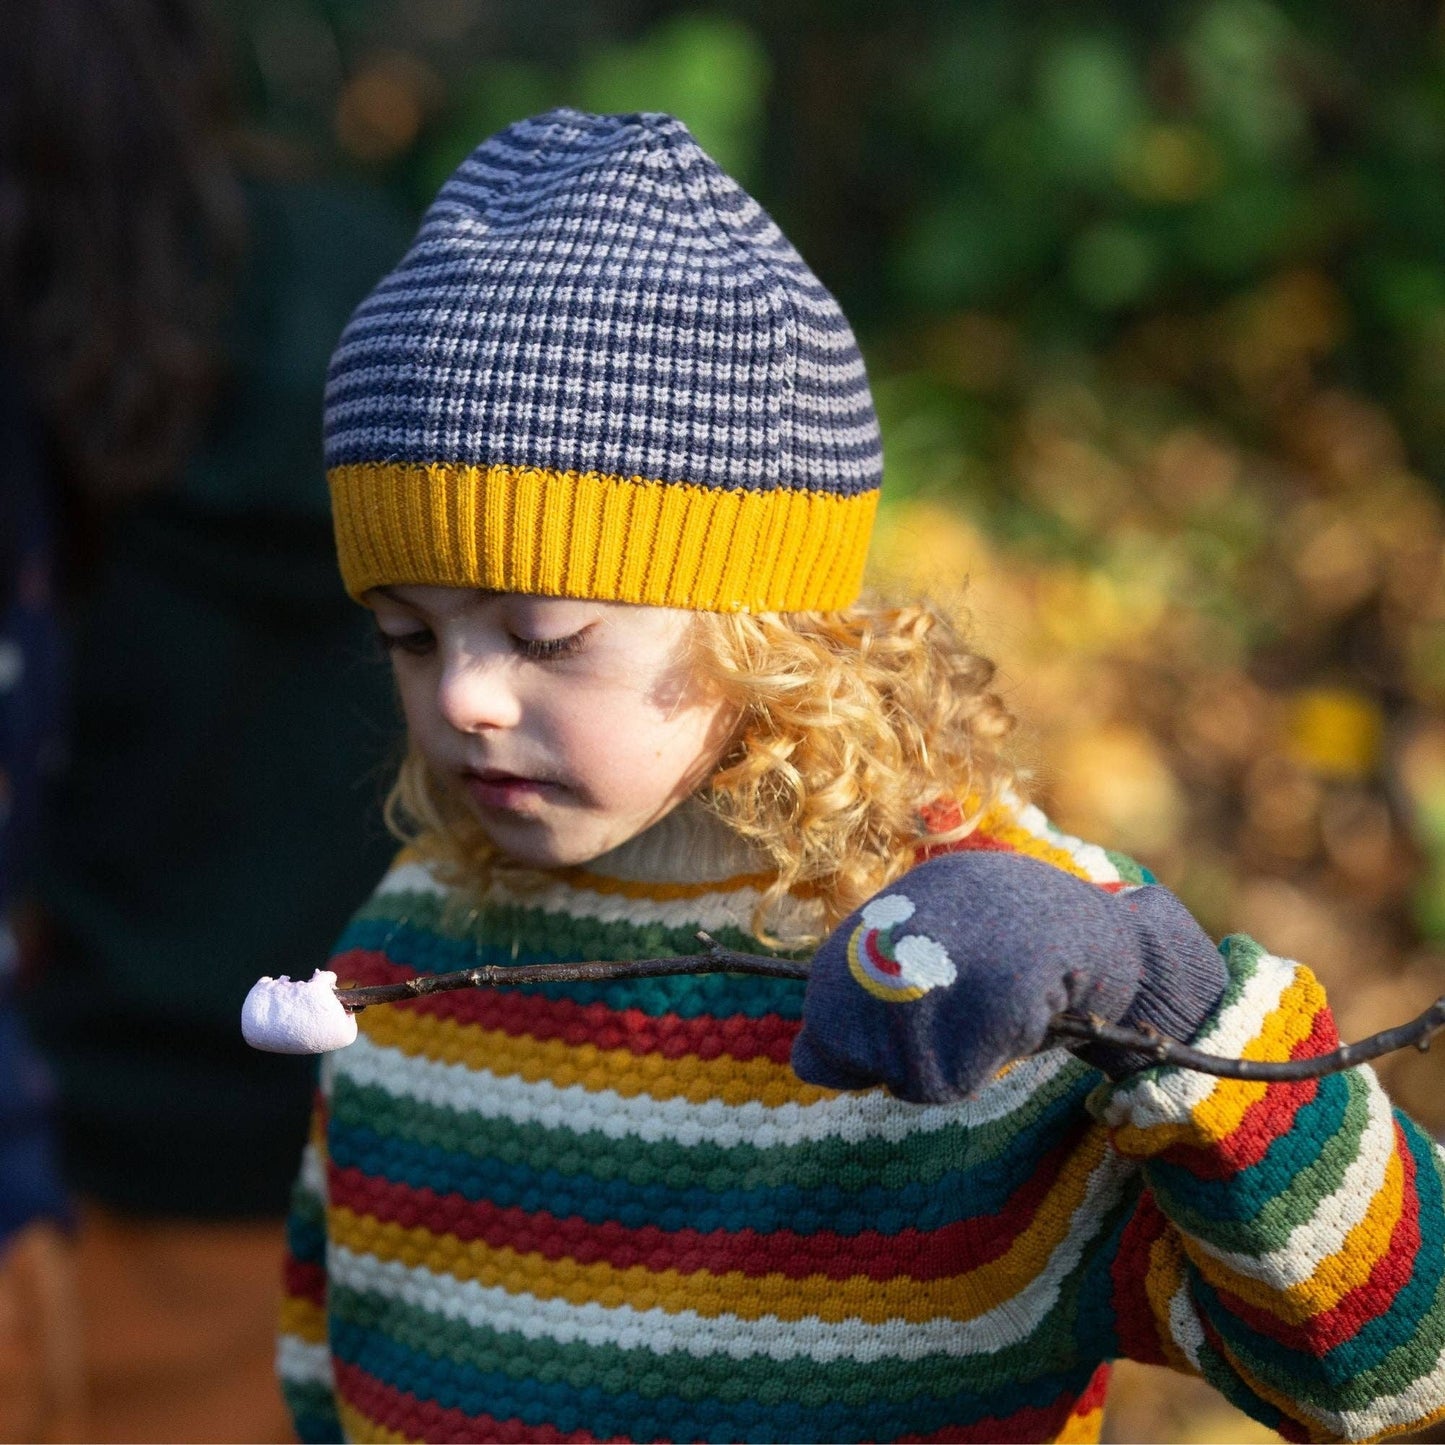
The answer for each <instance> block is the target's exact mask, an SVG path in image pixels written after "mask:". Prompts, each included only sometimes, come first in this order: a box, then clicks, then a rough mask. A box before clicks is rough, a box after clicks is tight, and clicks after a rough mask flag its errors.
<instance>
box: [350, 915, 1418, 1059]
mask: <svg viewBox="0 0 1445 1445" xmlns="http://www.w3.org/2000/svg"><path fill="white" fill-rule="evenodd" d="M698 938H699V939H701V941H702V943H703V952H701V953H694V954H683V955H680V956H678V957H674V958H643V959H629V960H624V961H612V962H590V963H529V964H520V965H515V966H504V965H498V964H484V965H481V966H479V967H477V968H463V969H459V970H457V971H456V972H455V973H433V974H426V975H424V976H423V977H420V978H409V979H406V980H404V981H403V982H401V983H384V984H375V985H372V986H370V987H366V988H342V989H338V990H337V997H338V998H339V999H340V1000H341V1002H342V1004H343V1005H344V1006H345V1008H346V1009H347V1010H348V1012H350V1013H358V1012H360V1010H362V1009H364V1008H370V1007H371V1006H372V1005H374V1004H380V1003H400V1002H403V1001H404V1000H406V999H414V998H424V997H426V996H427V995H428V994H433V993H447V992H450V991H451V990H453V989H459V988H501V987H506V986H509V985H514V984H525V983H610V982H613V981H615V980H620V979H631V978H673V977H677V976H679V975H683V974H702V973H745V974H755V975H760V976H762V977H765V978H795V979H800V980H801V979H806V978H807V976H808V969H809V967H810V965H809V964H808V962H807V961H806V960H793V959H786V958H769V957H768V956H767V955H765V954H760V953H736V952H734V951H733V950H732V949H730V948H724V947H723V946H722V945H721V944H720V943H718V942H717V940H716V939H714V938H712V937H710V936H709V935H708V934H706V933H699V934H698ZM1442 1029H1445V996H1442V997H1440V998H1438V999H1436V1000H1435V1002H1434V1003H1433V1004H1431V1005H1430V1007H1429V1008H1427V1009H1426V1010H1425V1011H1424V1013H1422V1014H1420V1016H1419V1017H1418V1018H1414V1019H1411V1020H1410V1022H1409V1023H1405V1024H1398V1025H1396V1027H1394V1028H1391V1029H1383V1030H1382V1031H1381V1032H1380V1033H1377V1034H1371V1035H1370V1036H1369V1038H1366V1039H1361V1040H1360V1041H1359V1042H1358V1043H1353V1044H1344V1045H1342V1046H1341V1047H1340V1048H1338V1049H1335V1050H1334V1051H1333V1052H1332V1053H1328V1054H1317V1055H1314V1056H1313V1057H1311V1058H1307V1059H1288V1060H1284V1061H1280V1062H1263V1061H1260V1060H1256V1059H1233V1058H1227V1057H1225V1056H1223V1055H1221V1054H1208V1053H1204V1052H1203V1051H1202V1050H1200V1049H1195V1048H1191V1047H1190V1046H1189V1045H1188V1044H1182V1043H1180V1042H1179V1041H1178V1040H1177V1039H1171V1038H1167V1037H1166V1036H1165V1035H1163V1034H1159V1033H1155V1032H1152V1031H1150V1032H1139V1031H1136V1030H1134V1029H1126V1028H1120V1027H1119V1025H1118V1024H1111V1023H1108V1022H1106V1021H1105V1020H1103V1019H1101V1018H1098V1017H1095V1016H1092V1015H1090V1016H1087V1017H1085V1016H1082V1015H1079V1014H1072V1013H1061V1014H1056V1015H1055V1016H1054V1018H1053V1020H1052V1022H1051V1023H1050V1026H1049V1033H1048V1037H1047V1039H1046V1041H1045V1044H1044V1047H1045V1048H1066V1049H1078V1048H1082V1047H1084V1046H1086V1045H1088V1044H1097V1043H1103V1044H1112V1045H1114V1046H1115V1047H1117V1048H1125V1049H1129V1050H1131V1051H1133V1052H1135V1053H1138V1054H1142V1055H1144V1056H1145V1057H1146V1058H1148V1059H1149V1061H1150V1064H1151V1065H1152V1064H1173V1065H1175V1066H1177V1067H1178V1068H1182V1069H1193V1070H1194V1071H1195V1072H1196V1073H1201V1074H1214V1075H1217V1076H1218V1077H1220V1078H1224V1079H1246V1080H1256V1081H1260V1082H1265V1081H1268V1082H1282V1081H1288V1080H1297V1079H1318V1078H1322V1077H1324V1075H1326V1074H1337V1073H1339V1072H1340V1071H1341V1070H1343V1069H1349V1068H1353V1067H1354V1066H1355V1065H1356V1064H1363V1063H1366V1062H1368V1061H1369V1060H1370V1059H1377V1058H1379V1057H1380V1056H1381V1055H1382V1054H1388V1053H1393V1052H1394V1051H1395V1050H1396V1049H1405V1048H1410V1047H1412V1046H1413V1047H1414V1048H1417V1049H1419V1050H1420V1051H1421V1052H1424V1051H1425V1050H1426V1049H1428V1048H1429V1047H1430V1040H1431V1039H1432V1038H1433V1037H1434V1036H1435V1035H1436V1034H1437V1033H1439V1032H1440V1031H1441V1030H1442Z"/></svg>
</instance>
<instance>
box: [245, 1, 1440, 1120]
mask: <svg viewBox="0 0 1445 1445" xmlns="http://www.w3.org/2000/svg"><path fill="white" fill-rule="evenodd" d="M225 9H226V13H227V14H228V15H229V17H230V20H231V23H232V29H233V34H234V39H235V41H236V48H235V54H236V57H237V74H238V77H239V80H240V82H241V88H242V92H243V95H244V98H245V104H246V115H247V124H248V125H249V126H251V127H252V128H254V129H257V130H260V131H264V132H265V133H266V134H267V135H268V136H269V137H270V138H271V140H272V141H273V142H275V143H278V144H284V145H288V146H291V147H293V148H296V149H297V150H299V151H302V152H304V153H305V154H306V155H307V156H308V157H309V162H308V163H309V164H310V165H311V166H312V167H313V168H323V169H324V168H329V169H331V170H333V171H334V172H336V173H338V174H344V175H349V176H350V177H351V178H353V179H359V180H361V181H363V182H364V183H366V184H370V185H379V186H384V187H387V188H390V189H391V190H392V191H394V192H395V193H396V194H398V195H400V196H402V197H404V198H405V199H406V200H407V201H408V202H409V204H411V205H412V206H413V207H414V208H420V206H421V205H423V204H424V203H425V202H426V201H427V200H428V199H429V198H430V196H431V194H432V193H433V191H434V190H435V188H436V186H437V185H438V184H439V183H440V181H441V179H442V178H443V177H444V176H445V175H446V174H447V173H448V172H449V170H450V169H451V167H452V166H453V165H455V163H456V162H457V161H458V160H459V159H460V158H461V157H462V156H463V155H464V154H465V153H466V152H467V150H468V149H469V148H470V147H471V146H472V145H473V144H475V143H476V141H477V140H478V139H480V138H481V137H482V136H483V135H485V134H487V133H488V132H490V131H491V130H493V129H495V128H497V127H499V126H501V125H504V124H506V123H507V122H509V121H511V120H513V119H515V118H517V117H518V116H520V115H523V114H527V113H529V112H532V111H536V110H539V109H542V108H544V107H546V106H549V105H554V104H559V103H571V104H578V105H582V106H586V107H589V108H594V109H628V108H656V109H671V110H674V111H676V112H677V113H679V114H680V115H682V117H683V118H684V119H685V120H687V121H688V123H689V124H690V125H691V126H692V127H693V129H694V130H695V131H696V133H697V134H698V136H699V138H700V139H701V140H702V141H703V143H704V144H705V145H706V146H708V147H709V148H710V149H711V150H712V151H713V152H714V153H715V154H716V155H718V157H719V158H720V159H721V160H722V161H723V163H724V164H725V165H726V166H727V167H728V168H729V169H731V170H732V171H733V172H734V173H736V174H738V175H739V176H740V178H742V179H743V180H744V181H745V182H746V183H747V184H748V185H750V186H751V187H752V188H753V189H754V190H755V191H756V192H757V193H758V194H759V195H760V196H761V197H762V198H763V199H764V201H765V202H766V203H767V204H768V205H769V207H770V208H771V209H772V210H773V211H774V213H775V214H776V215H777V216H778V217H779V219H780V221H781V222H782V223H783V225H784V228H785V229H786V230H787V231H788V232H789V234H790V235H791V236H792V237H793V238H794V239H795V241H796V242H797V243H798V244H799V247H800V249H801V250H802V251H803V253H804V254H805V255H806V256H807V257H808V258H809V260H810V261H811V262H812V263H813V264H814V265H815V267H817V269H818V270H819V271H820V273H821V274H822V275H823V276H824V277H825V279H827V281H828V282H829V284H830V285H832V286H833V288H834V289H835V290H836V291H837V292H838V293H839V295H840V297H841V299H842V300H843V303H844V305H845V308H846V309H847V310H848V311H849V314H850V315H851V316H852V317H853V318H854V320H855V323H856V324H857V327H858V329H859V331H860V334H861V335H862V338H863V340H864V345H865V349H866V351H867V354H868V358H869V363H870V370H871V373H872V375H873V378H874V381H875V387H876V392H877V397H878V402H879V410H880V413H881V416H882V420H883V425H884V441H885V449H886V453H887V485H886V488H885V506H884V511H883V515H882V522H881V530H880V538H879V546H878V553H877V557H876V565H875V575H876V577H877V579H878V581H879V582H880V583H881V584H884V585H888V586H892V587H894V588H901V589H913V588H916V587H917V586H920V585H922V586H925V587H927V588H929V589H931V590H933V591H935V592H936V593H938V594H939V595H940V596H943V597H944V598H946V599H957V598H959V597H961V596H963V592H964V588H965V584H966V587H967V592H966V606H967V608H968V609H969V611H970V613H971V615H972V617H973V619H974V626H975V628H976V630H977V632H978V634H979V636H980V638H981V640H982V641H983V643H984V645H985V646H986V647H987V648H988V649H989V650H990V651H992V652H993V653H995V654H996V655H997V657H998V658H999V660H1000V661H1001V663H1002V665H1003V668H1004V673H1005V676H1006V679H1007V681H1008V686H1009V688H1010V695H1011V697H1012V698H1013V701H1014V702H1015V704H1016V706H1017V707H1018V709H1019V711H1020V713H1021V714H1023V715H1024V718H1025V722H1026V728H1025V732H1024V737H1025V745H1024V752H1025V757H1026V761H1027V762H1028V763H1029V765H1030V766H1031V767H1032V770H1033V773H1034V787H1035V789H1036V791H1038V793H1039V794H1040V795H1041V797H1042V799H1043V801H1044V802H1045V803H1046V804H1047V805H1048V806H1050V807H1051V808H1052V809H1053V810H1054V811H1055V813H1056V814H1057V815H1058V817H1059V820H1060V822H1061V823H1063V824H1065V825H1066V826H1069V827H1072V828H1075V829H1077V830H1079V831H1081V832H1083V833H1085V834H1088V835H1090V836H1093V837H1097V838H1099V839H1100V840H1102V841H1107V842H1110V843H1113V844H1115V845H1117V846H1120V847H1123V848H1125V849H1129V850H1132V851H1134V852H1136V853H1138V854H1139V855H1141V856H1142V857H1143V858H1144V860H1145V861H1147V862H1148V863H1150V864H1151V866H1153V867H1154V868H1155V869H1156V871H1157V872H1159V874H1160V875H1161V876H1162V877H1163V878H1164V879H1165V880H1166V881H1168V882H1170V883H1172V884H1173V885H1174V886H1175V887H1176V888H1178V889H1179V891H1180V892H1181V893H1182V894H1183V895H1184V896H1185V898H1186V899H1187V900H1188V902H1189V903H1190V904H1191V905H1192V906H1193V907H1194V908H1195V909H1196V910H1197V911H1198V913H1199V914H1200V916H1201V917H1202V919H1203V920H1204V921H1205V923H1206V924H1207V925H1208V926H1210V927H1211V928H1212V929H1214V930H1215V931H1216V932H1223V931H1227V930H1229V929H1233V928H1244V929H1248V930H1250V931H1253V932H1256V933H1257V934H1259V936H1260V937H1261V938H1262V939H1263V940H1264V941H1265V942H1266V943H1267V944H1268V945H1269V946H1271V947H1273V948H1275V949H1277V950H1280V951H1285V952H1291V953H1296V954H1299V955H1300V956H1302V957H1304V958H1306V959H1307V960H1308V961H1309V962H1310V963H1311V964H1312V965H1313V966H1314V967H1316V968H1317V969H1318V970H1319V972H1321V973H1322V974H1323V975H1324V977H1325V979H1326V982H1327V983H1328V984H1329V985H1330V987H1331V991H1332V996H1333V998H1334V1001H1335V1004H1336V1007H1337V1010H1338V1012H1339V1014H1340V1016H1341V1022H1342V1025H1343V1027H1344V1028H1345V1030H1346V1031H1347V1032H1349V1033H1356V1034H1358V1033H1360V1032H1368V1031H1370V1030H1372V1029H1374V1028H1378V1027H1381V1026H1383V1025H1385V1024H1387V1023H1391V1022H1395V1021H1398V1020H1399V1019H1402V1018H1404V1017H1405V1016H1406V1015H1407V1014H1410V1013H1413V1012H1415V1011H1416V1010H1417V1009H1418V1008H1420V1007H1423V1006H1424V1004H1425V1003H1426V1002H1427V1001H1428V1000H1429V999H1430V998H1432V997H1433V996H1434V995H1435V994H1436V993H1439V992H1441V991H1442V990H1445V977H1442V975H1441V969H1440V964H1439V959H1440V957H1441V954H1440V953H1439V952H1437V949H1439V948H1442V947H1445V714H1442V710H1441V705H1442V703H1445V590H1442V567H1441V558H1442V544H1445V516H1442V508H1441V501H1440V498H1441V489H1440V485H1439V483H1440V479H1441V477H1442V476H1445V186H1442V185H1441V183H1440V176H1441V174H1442V170H1445V37H1442V21H1441V17H1440V13H1439V11H1438V9H1437V8H1436V7H1434V6H1432V5H1427V4H1423V3H1419V0H1400V3H1396V4H1393V5H1390V6H1380V5H1377V4H1367V3H1364V0H1358V3H1345V0H1329V3H1318V0H1310V3H1305V0H1191V3H1182V0H1169V3H1163V4H1160V3H1147V4H1146V3H1144V0H1114V3H1102V0H1046V3H1041V4H1037V5H1030V6H1020V5H1018V4H1016V3H1012V0H968V3H958V0H916V3H914V4H912V5H910V6H907V7H898V8H896V9H894V8H890V7H873V6H866V5H862V4H860V3H832V4H827V5H824V4H821V3H813V0H792V3H783V4H772V5H766V6H765V5H763V4H762V3H761V0H720V3H714V4H708V5H686V6H684V5H677V4H669V3H666V0H607V3H602V0H595V3H589V4H581V3H574V0H555V3H553V4H551V5H549V6H546V7H540V6H537V5H535V4H526V3H522V0H489V3H485V4H484V3H482V0H412V3H408V4H405V5H402V4H396V3H386V0H373V3H360V0H352V3H345V4H342V3H338V0H230V3H229V4H228V5H226V7H225ZM253 149H254V148H253ZM258 153H264V148H262V150H261V151H260V152H258ZM1383 1072H1385V1073H1386V1075H1387V1076H1388V1077H1389V1078H1390V1080H1391V1083H1392V1085H1393V1086H1395V1087H1396V1091H1397V1094H1398V1095H1399V1096H1400V1097H1401V1098H1402V1101H1403V1102H1405V1103H1406V1104H1407V1105H1409V1106H1410V1107H1412V1108H1413V1109H1415V1110H1416V1112H1417V1113H1418V1114H1419V1115H1420V1116H1421V1117H1422V1118H1424V1119H1425V1120H1426V1121H1427V1122H1429V1123H1431V1124H1432V1125H1433V1126H1434V1127H1436V1128H1437V1129H1445V1087H1441V1084H1442V1082H1445V1080H1442V1078H1441V1073H1440V1071H1439V1069H1437V1068H1436V1066H1435V1065H1434V1062H1433V1060H1431V1059H1419V1058H1412V1059H1403V1058H1398V1057H1397V1058H1396V1059H1394V1060H1392V1061H1390V1062H1389V1063H1387V1064H1386V1066H1385V1068H1384V1070H1383Z"/></svg>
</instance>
